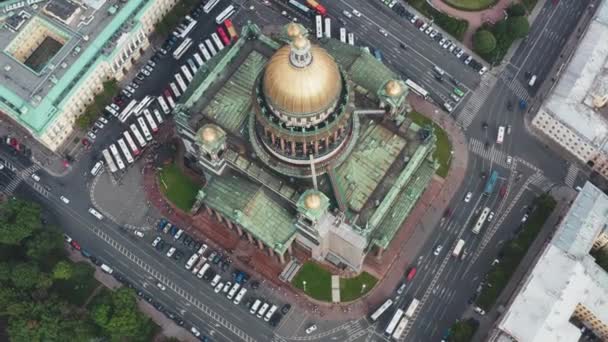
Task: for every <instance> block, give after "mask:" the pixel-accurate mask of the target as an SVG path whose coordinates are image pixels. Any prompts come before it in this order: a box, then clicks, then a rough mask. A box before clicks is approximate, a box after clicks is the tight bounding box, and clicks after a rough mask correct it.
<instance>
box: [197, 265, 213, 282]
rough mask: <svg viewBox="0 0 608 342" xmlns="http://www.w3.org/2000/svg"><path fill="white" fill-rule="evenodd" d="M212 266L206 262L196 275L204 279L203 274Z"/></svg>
mask: <svg viewBox="0 0 608 342" xmlns="http://www.w3.org/2000/svg"><path fill="white" fill-rule="evenodd" d="M210 267H211V266H209V264H204V265H203V267H201V269H200V270H199V271H198V272H197V273H196V277H197V278H198V279H202V278H203V276H204V275H205V272H207V270H209V268H210Z"/></svg>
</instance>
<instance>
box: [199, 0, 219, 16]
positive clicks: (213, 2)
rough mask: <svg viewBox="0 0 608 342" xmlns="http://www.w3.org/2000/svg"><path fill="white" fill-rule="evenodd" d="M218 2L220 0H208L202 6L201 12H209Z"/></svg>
mask: <svg viewBox="0 0 608 342" xmlns="http://www.w3.org/2000/svg"><path fill="white" fill-rule="evenodd" d="M219 2H220V0H209V1H208V2H207V3H206V4H205V6H204V7H203V12H205V13H209V12H211V10H212V9H213V8H214V7H215V5H217V4H218V3H219Z"/></svg>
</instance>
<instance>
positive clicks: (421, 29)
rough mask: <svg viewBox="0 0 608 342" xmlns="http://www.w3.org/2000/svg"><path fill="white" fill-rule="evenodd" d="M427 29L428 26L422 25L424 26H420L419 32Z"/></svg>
mask: <svg viewBox="0 0 608 342" xmlns="http://www.w3.org/2000/svg"><path fill="white" fill-rule="evenodd" d="M427 27H429V24H427V23H424V24H422V26H420V28H419V30H420V31H422V32H424V30H426V28H427Z"/></svg>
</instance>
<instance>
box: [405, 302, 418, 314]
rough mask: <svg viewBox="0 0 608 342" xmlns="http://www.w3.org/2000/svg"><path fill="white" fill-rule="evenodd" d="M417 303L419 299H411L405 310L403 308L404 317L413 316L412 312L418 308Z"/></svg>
mask: <svg viewBox="0 0 608 342" xmlns="http://www.w3.org/2000/svg"><path fill="white" fill-rule="evenodd" d="M419 304H420V301H419V300H418V299H416V298H414V299H412V302H411V303H410V306H408V307H407V310H405V317H409V318H412V317H413V316H414V314H415V313H416V309H417V308H418V305H419Z"/></svg>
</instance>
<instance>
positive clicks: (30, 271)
mask: <svg viewBox="0 0 608 342" xmlns="http://www.w3.org/2000/svg"><path fill="white" fill-rule="evenodd" d="M41 279H42V274H41V273H40V269H38V266H36V264H34V263H30V262H22V263H18V264H16V265H15V266H13V269H12V271H11V280H12V282H13V285H15V287H17V288H18V289H26V290H29V289H33V288H35V287H37V286H38V285H39V283H40V281H41Z"/></svg>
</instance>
